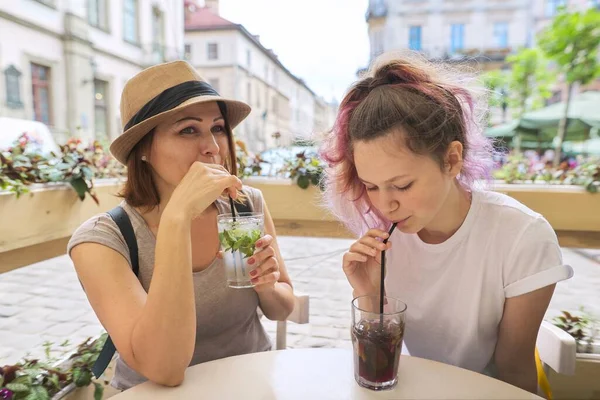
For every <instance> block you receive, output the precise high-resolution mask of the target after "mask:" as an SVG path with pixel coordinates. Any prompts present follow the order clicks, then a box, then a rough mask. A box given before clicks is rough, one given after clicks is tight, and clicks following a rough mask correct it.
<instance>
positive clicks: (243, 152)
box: [235, 140, 265, 179]
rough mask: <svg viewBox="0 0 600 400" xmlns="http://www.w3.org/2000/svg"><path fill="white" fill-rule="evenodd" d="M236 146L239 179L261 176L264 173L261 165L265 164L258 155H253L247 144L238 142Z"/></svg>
mask: <svg viewBox="0 0 600 400" xmlns="http://www.w3.org/2000/svg"><path fill="white" fill-rule="evenodd" d="M235 144H236V158H237V160H236V161H237V165H238V178H240V179H243V178H247V177H249V176H256V175H260V173H261V171H262V167H261V165H260V164H261V163H263V162H265V161H264V160H263V159H262V158H260V156H258V155H255V156H253V155H251V154H250V153H249V152H248V150H247V148H246V143H244V142H243V141H241V140H237V141H236V142H235Z"/></svg>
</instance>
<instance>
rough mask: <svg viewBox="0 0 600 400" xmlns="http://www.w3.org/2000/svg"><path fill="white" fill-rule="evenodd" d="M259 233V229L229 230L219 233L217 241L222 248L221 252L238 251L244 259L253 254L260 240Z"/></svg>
mask: <svg viewBox="0 0 600 400" xmlns="http://www.w3.org/2000/svg"><path fill="white" fill-rule="evenodd" d="M260 236H261V231H260V230H259V229H253V230H250V231H248V230H245V229H239V228H234V229H229V230H225V231H223V232H221V233H219V241H220V242H221V245H222V246H223V251H236V250H237V251H240V252H241V253H242V254H243V255H244V256H245V258H248V257H250V256H252V254H254V250H255V249H256V242H257V241H258V239H260Z"/></svg>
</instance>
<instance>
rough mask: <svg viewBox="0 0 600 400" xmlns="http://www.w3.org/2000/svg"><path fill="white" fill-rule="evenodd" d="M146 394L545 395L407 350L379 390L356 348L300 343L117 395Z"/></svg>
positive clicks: (128, 398)
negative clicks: (357, 362) (361, 376)
mask: <svg viewBox="0 0 600 400" xmlns="http://www.w3.org/2000/svg"><path fill="white" fill-rule="evenodd" d="M113 398H114V399H116V400H142V399H144V400H146V399H192V398H206V399H248V400H253V399H257V400H258V399H261V400H270V399H278V400H282V399H283V400H287V399H311V400H312V399H331V400H340V399H361V400H367V399H503V400H507V399H519V400H521V399H541V398H540V397H538V396H536V395H534V394H532V393H529V392H526V391H524V390H521V389H519V388H517V387H515V386H512V385H509V384H507V383H504V382H502V381H499V380H496V379H493V378H490V377H488V376H485V375H482V374H478V373H475V372H472V371H469V370H465V369H462V368H457V367H454V366H450V365H446V364H442V363H438V362H435V361H430V360H425V359H422V358H417V357H411V356H405V355H402V356H401V358H400V366H399V372H398V384H397V385H396V387H395V388H394V389H392V390H387V391H380V392H375V391H371V390H368V389H364V388H362V387H360V386H358V384H357V383H356V381H355V380H354V366H353V359H352V351H351V350H349V349H348V350H347V349H295V350H281V351H268V352H263V353H253V354H246V355H242V356H236V357H228V358H223V359H220V360H215V361H211V362H207V363H203V364H198V365H195V366H192V367H190V368H188V369H187V371H186V375H185V380H184V382H183V384H182V385H181V386H178V387H176V388H168V387H164V386H160V385H157V384H155V383H152V382H146V383H143V384H141V385H138V386H135V387H133V388H131V389H129V390H126V391H124V392H122V393H120V394H118V395H117V396H115V397H113Z"/></svg>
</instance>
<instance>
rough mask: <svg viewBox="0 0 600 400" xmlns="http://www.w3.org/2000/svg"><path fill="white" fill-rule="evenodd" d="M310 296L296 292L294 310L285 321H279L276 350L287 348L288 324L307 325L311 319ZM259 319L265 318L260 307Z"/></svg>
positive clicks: (258, 310)
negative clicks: (309, 312)
mask: <svg viewBox="0 0 600 400" xmlns="http://www.w3.org/2000/svg"><path fill="white" fill-rule="evenodd" d="M309 299H310V297H309V295H307V294H302V293H299V292H296V291H294V310H293V311H292V313H291V314H290V315H289V316H288V318H287V319H286V320H285V321H277V336H276V339H275V343H276V346H275V349H276V350H285V348H286V347H287V345H286V339H287V323H288V321H289V322H294V323H296V324H307V323H308V320H309V317H308V311H309V306H308V305H309ZM257 312H258V316H259V318H262V317H263V313H262V310H261V309H260V307H259V308H258V309H257Z"/></svg>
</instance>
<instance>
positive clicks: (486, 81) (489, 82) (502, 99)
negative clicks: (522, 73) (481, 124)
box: [481, 70, 507, 126]
mask: <svg viewBox="0 0 600 400" xmlns="http://www.w3.org/2000/svg"><path fill="white" fill-rule="evenodd" d="M481 79H482V83H483V86H484V87H485V88H486V89H487V91H488V96H487V101H488V111H491V110H492V109H494V108H498V107H499V108H502V109H503V110H504V108H505V104H506V86H507V75H506V73H504V72H502V71H498V70H496V71H488V72H486V73H484V74H482V75H481ZM486 119H487V124H488V126H491V122H492V121H491V112H488V113H487V115H486Z"/></svg>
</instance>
